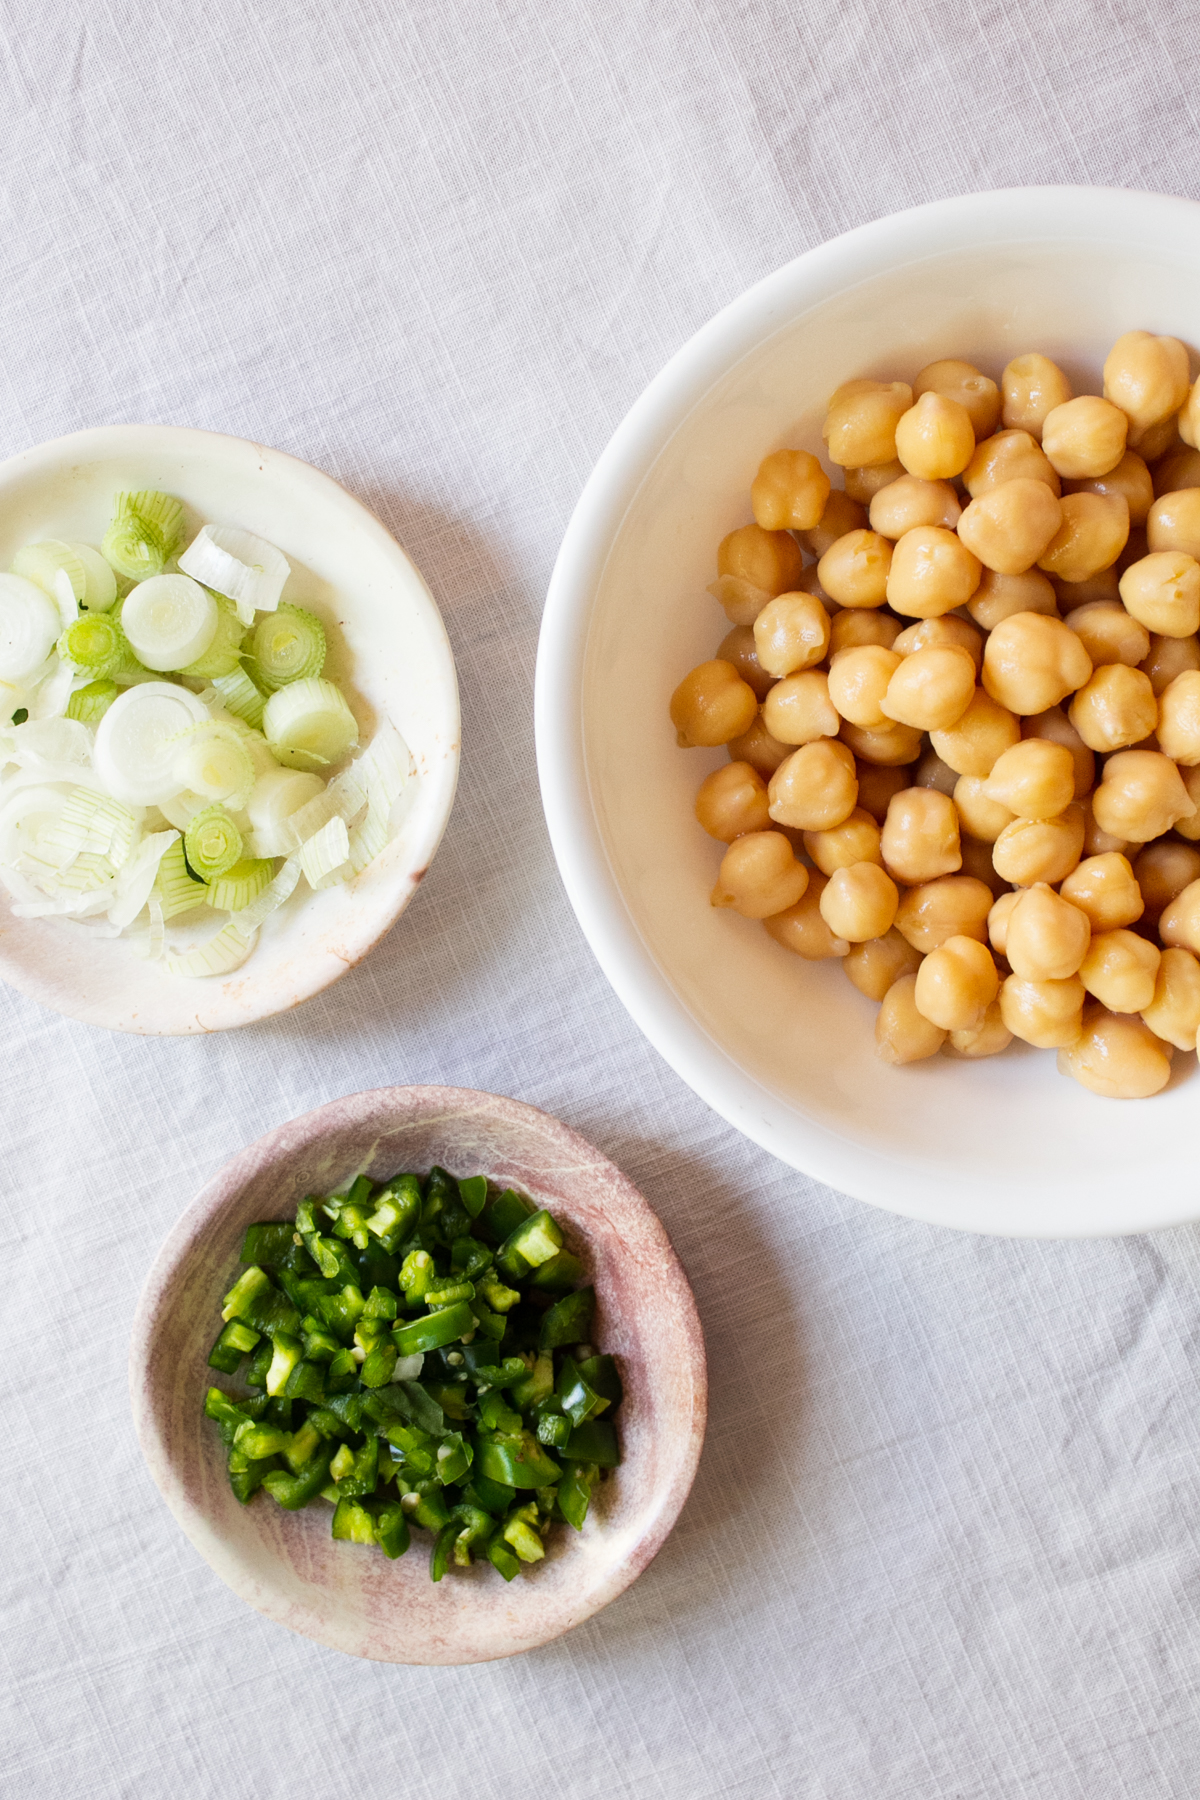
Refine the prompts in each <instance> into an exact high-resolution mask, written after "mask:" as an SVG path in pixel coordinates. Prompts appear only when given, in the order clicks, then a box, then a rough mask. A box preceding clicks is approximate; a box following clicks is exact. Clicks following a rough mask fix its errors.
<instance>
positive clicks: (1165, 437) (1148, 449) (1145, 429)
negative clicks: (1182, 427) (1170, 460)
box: [1127, 418, 1181, 467]
mask: <svg viewBox="0 0 1200 1800" xmlns="http://www.w3.org/2000/svg"><path fill="white" fill-rule="evenodd" d="M1178 426H1179V421H1178V419H1177V418H1176V419H1163V420H1162V421H1161V422H1160V423H1159V424H1157V425H1136V426H1134V425H1131V426H1130V428H1129V437H1128V439H1127V442H1128V444H1129V448H1130V449H1131V450H1136V451H1137V453H1138V455H1139V456H1140V457H1141V459H1142V461H1143V462H1144V463H1148V464H1150V466H1151V467H1153V465H1154V464H1155V463H1156V462H1159V461H1161V460H1162V458H1163V457H1164V456H1169V455H1170V454H1171V452H1172V451H1174V450H1178V449H1180V448H1181V439H1180V436H1179V429H1178Z"/></svg>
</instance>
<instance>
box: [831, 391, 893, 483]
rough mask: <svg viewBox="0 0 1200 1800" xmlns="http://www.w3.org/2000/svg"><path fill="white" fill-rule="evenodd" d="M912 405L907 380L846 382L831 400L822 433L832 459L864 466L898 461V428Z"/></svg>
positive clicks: (859, 467)
mask: <svg viewBox="0 0 1200 1800" xmlns="http://www.w3.org/2000/svg"><path fill="white" fill-rule="evenodd" d="M911 405H912V389H911V388H910V387H909V386H908V385H907V383H906V382H903V381H847V382H844V383H843V384H842V386H841V387H840V388H838V390H837V392H836V393H835V394H834V395H833V397H832V399H831V400H830V402H829V410H828V412H827V413H826V414H825V425H824V428H823V430H822V432H821V435H822V437H823V438H824V440H825V443H826V446H827V448H828V451H829V460H830V462H835V463H839V464H840V465H841V466H842V467H843V468H850V469H861V468H863V467H865V466H868V465H869V464H871V463H885V462H892V461H894V459H895V457H896V456H897V455H898V451H897V448H896V427H897V425H898V424H899V423H900V420H901V419H902V418H903V416H904V414H905V413H906V412H907V411H908V409H909V407H910V406H911Z"/></svg>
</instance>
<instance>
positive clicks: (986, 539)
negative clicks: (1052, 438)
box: [958, 476, 1063, 575]
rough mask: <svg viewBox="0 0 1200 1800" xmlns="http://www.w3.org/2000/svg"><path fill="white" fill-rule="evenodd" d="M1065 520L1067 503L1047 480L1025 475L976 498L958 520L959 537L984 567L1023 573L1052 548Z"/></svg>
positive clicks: (1007, 573)
mask: <svg viewBox="0 0 1200 1800" xmlns="http://www.w3.org/2000/svg"><path fill="white" fill-rule="evenodd" d="M1062 518H1063V512H1062V503H1061V502H1060V501H1059V500H1058V499H1056V498H1055V496H1054V495H1053V494H1052V493H1051V492H1050V489H1049V488H1048V487H1047V486H1046V484H1045V482H1044V481H1035V480H1032V479H1030V478H1029V477H1028V476H1022V477H1020V478H1019V479H1018V480H1016V481H1006V482H1004V483H1003V484H1002V485H1001V486H1000V487H994V488H989V490H988V491H987V493H985V494H981V495H980V496H979V498H978V500H972V502H971V504H970V505H969V506H968V507H967V510H966V511H965V512H964V513H963V516H962V518H961V519H960V520H959V521H958V535H959V537H960V539H961V540H962V542H963V543H964V544H965V545H966V546H967V549H968V550H970V551H971V552H972V553H973V554H974V555H975V556H977V557H978V558H979V560H980V562H981V563H983V564H984V565H985V567H987V568H989V569H992V570H994V571H995V572H996V573H997V574H1000V575H1023V574H1024V573H1025V571H1026V570H1027V569H1031V568H1032V567H1033V565H1034V563H1035V562H1036V561H1037V560H1038V558H1039V556H1041V555H1043V554H1044V552H1045V551H1046V550H1047V548H1048V547H1049V545H1050V543H1051V541H1052V540H1053V539H1054V537H1055V536H1056V535H1057V533H1058V531H1059V529H1060V527H1061V525H1062Z"/></svg>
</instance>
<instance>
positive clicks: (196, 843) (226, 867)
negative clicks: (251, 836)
mask: <svg viewBox="0 0 1200 1800" xmlns="http://www.w3.org/2000/svg"><path fill="white" fill-rule="evenodd" d="M183 849H184V854H185V856H186V857H187V859H188V866H189V867H190V869H191V871H192V873H193V874H194V875H198V876H199V877H200V879H201V881H216V879H217V878H218V876H220V875H227V874H228V873H229V871H230V869H232V867H233V865H234V863H237V862H240V861H241V860H242V834H241V832H240V831H239V830H238V828H237V826H236V825H235V823H234V821H233V820H232V819H231V818H230V816H229V814H228V813H227V812H226V810H225V808H224V807H223V806H206V807H205V808H204V811H203V812H198V813H197V814H196V816H195V818H194V819H193V820H192V822H191V824H190V825H189V826H188V828H187V831H186V832H185V833H184V838H183Z"/></svg>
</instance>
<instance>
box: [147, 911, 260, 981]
mask: <svg viewBox="0 0 1200 1800" xmlns="http://www.w3.org/2000/svg"><path fill="white" fill-rule="evenodd" d="M257 938H258V932H257V931H249V932H247V931H245V930H243V928H242V927H241V926H240V925H239V924H238V923H237V921H236V920H234V919H231V920H230V921H229V923H228V925H226V926H224V927H223V929H222V930H220V931H218V932H217V934H216V936H215V937H211V938H209V940H208V942H207V944H202V945H201V946H200V948H199V949H198V950H193V951H191V952H190V953H189V954H188V955H186V956H164V957H163V959H162V967H163V968H164V969H165V970H166V972H167V974H168V975H191V976H202V975H228V974H229V973H230V972H231V971H232V970H234V969H237V968H240V967H241V965H242V964H243V963H244V962H245V960H246V958H247V957H248V956H249V954H250V952H251V951H252V950H253V948H254V945H255V942H256V940H257Z"/></svg>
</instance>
